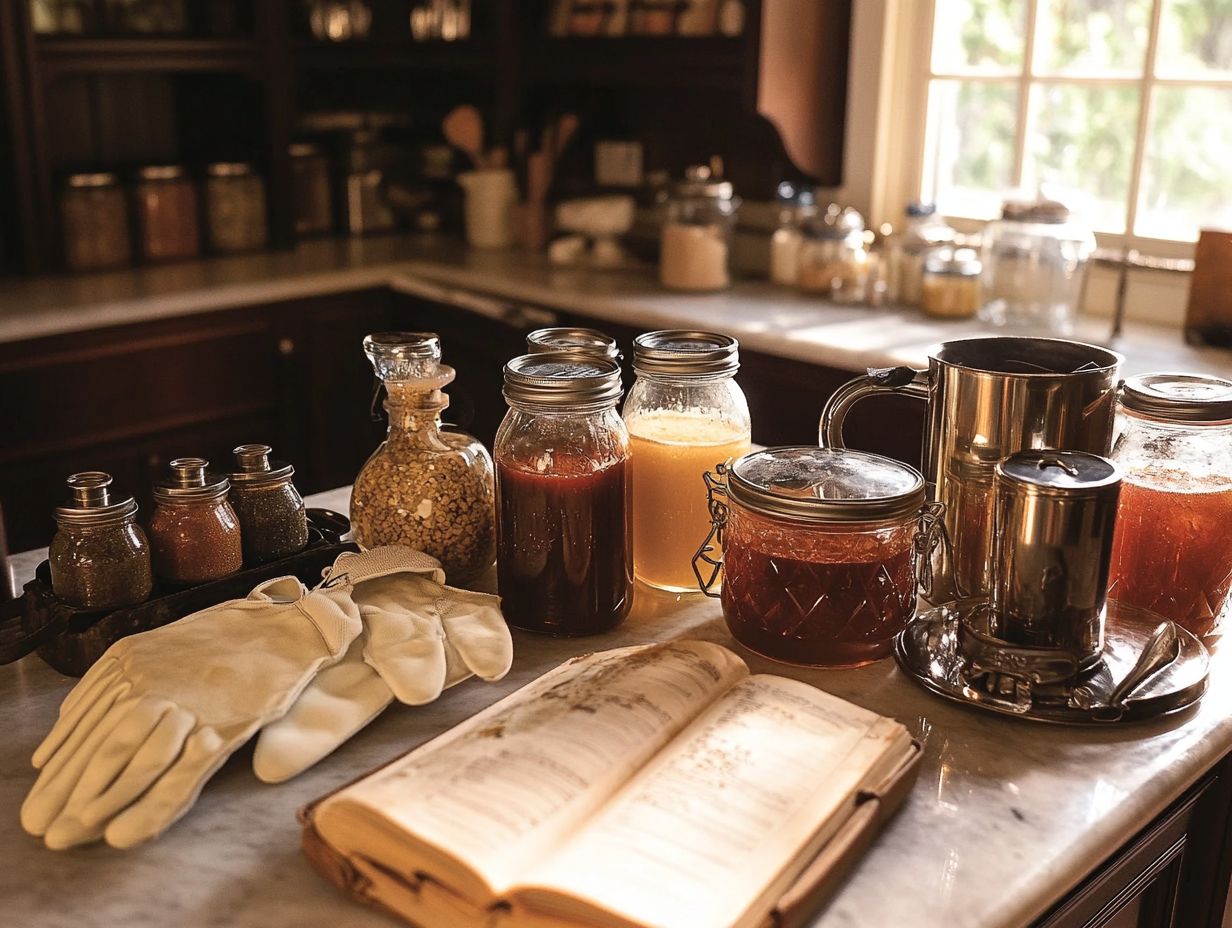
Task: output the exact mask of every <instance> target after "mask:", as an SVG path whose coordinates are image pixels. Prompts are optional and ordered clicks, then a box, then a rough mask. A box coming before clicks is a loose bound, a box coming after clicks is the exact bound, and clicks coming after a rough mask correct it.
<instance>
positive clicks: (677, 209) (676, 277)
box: [659, 165, 740, 292]
mask: <svg viewBox="0 0 1232 928" xmlns="http://www.w3.org/2000/svg"><path fill="white" fill-rule="evenodd" d="M739 207H740V198H739V197H736V196H733V195H732V185H731V182H730V181H725V180H721V179H719V178H717V177H713V176H712V175H711V171H710V168H708V167H706V166H705V165H694V166H693V167H691V168H689V169H688V170H687V171H686V172H685V179H684V181H682V182H681V183H678V184H676V185H675V186H674V187H673V188H672V192H671V196H670V198H669V199H668V202H667V216H666V218H665V219H664V221H663V232H662V241H661V243H660V244H661V247H660V255H659V280H660V282H661V283H662V284H663V286H665V287H667V288H668V289H670V290H691V291H697V292H705V291H713V290H725V289H727V288H728V287H730V286H731V235H732V226H733V225H734V224H735V221H736V212H737V210H738V209H739Z"/></svg>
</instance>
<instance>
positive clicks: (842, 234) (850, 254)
mask: <svg viewBox="0 0 1232 928" xmlns="http://www.w3.org/2000/svg"><path fill="white" fill-rule="evenodd" d="M802 231H803V235H804V238H803V240H802V241H801V242H800V270H799V274H798V276H797V280H796V283H797V285H798V286H799V287H800V289H801V290H802V291H803V292H805V293H819V294H822V295H823V296H827V297H829V298H830V299H831V300H833V301H834V302H836V303H858V302H860V301H861V300H863V299H864V296H865V291H866V290H867V285H868V248H867V247H866V245H865V243H864V218H863V217H862V216H861V215H860V214H859V213H858V212H856V211H855V210H854V209H851V208H850V207H847V208H846V209H843V208H840V207H839V206H838V205H837V204H834V203H831V204H830V206H829V207H828V208H827V209H826V211H825V212H824V213H822V214H820V215H818V216H814V217H812V218H811V219H808V220H807V221H805V223H804V225H803V226H802Z"/></svg>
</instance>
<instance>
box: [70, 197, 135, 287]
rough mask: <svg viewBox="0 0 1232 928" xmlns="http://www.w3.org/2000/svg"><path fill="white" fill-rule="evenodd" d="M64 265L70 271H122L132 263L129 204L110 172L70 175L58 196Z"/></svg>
mask: <svg viewBox="0 0 1232 928" xmlns="http://www.w3.org/2000/svg"><path fill="white" fill-rule="evenodd" d="M60 220H61V223H62V226H63V232H64V264H65V266H66V267H67V268H68V269H69V270H70V271H94V270H103V269H106V268H115V267H124V266H125V265H127V264H128V263H129V262H130V261H131V260H132V253H131V250H130V248H131V246H130V243H129V234H128V200H127V198H126V196H125V195H124V190H123V188H122V187H121V186H120V182H119V179H118V178H117V177H116V175H115V174H112V173H110V172H97V173H90V174H70V175H69V176H68V177H67V178H65V181H64V190H63V192H61V194H60Z"/></svg>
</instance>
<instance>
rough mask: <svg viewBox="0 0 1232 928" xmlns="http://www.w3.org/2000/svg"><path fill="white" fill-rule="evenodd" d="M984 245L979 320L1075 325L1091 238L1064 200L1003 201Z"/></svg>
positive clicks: (1057, 327)
mask: <svg viewBox="0 0 1232 928" xmlns="http://www.w3.org/2000/svg"><path fill="white" fill-rule="evenodd" d="M983 248H984V253H983V259H984V293H985V299H986V302H985V304H984V306H983V308H982V309H981V310H980V318H981V319H983V320H984V321H985V322H990V323H992V324H993V325H1000V326H1012V327H1016V328H1026V329H1033V330H1039V331H1046V332H1057V333H1061V334H1066V333H1068V332H1070V331H1071V330H1072V329H1073V324H1074V317H1075V316H1076V315H1077V313H1078V301H1079V300H1080V299H1081V297H1082V283H1083V279H1084V275H1085V273H1086V266H1087V261H1088V259H1089V258H1090V257H1091V253H1092V252H1093V251H1094V250H1095V236H1094V235H1092V234H1091V230H1090V229H1088V228H1086V227H1084V226H1082V225H1080V224H1078V223H1077V222H1072V221H1071V220H1070V214H1069V210H1068V209H1067V208H1066V207H1065V206H1064V205H1063V204H1061V203H1057V202H1055V201H1051V200H1043V201H1039V202H1033V203H1018V202H1012V201H1011V202H1007V203H1005V204H1004V206H1003V207H1002V212H1001V218H1000V219H998V220H995V221H993V222H990V223H989V224H988V228H987V229H986V230H985V231H984V237H983Z"/></svg>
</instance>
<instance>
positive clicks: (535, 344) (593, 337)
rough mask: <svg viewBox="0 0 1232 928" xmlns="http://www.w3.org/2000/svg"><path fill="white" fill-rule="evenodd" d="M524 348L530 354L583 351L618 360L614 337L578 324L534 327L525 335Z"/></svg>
mask: <svg viewBox="0 0 1232 928" xmlns="http://www.w3.org/2000/svg"><path fill="white" fill-rule="evenodd" d="M526 350H527V351H528V352H530V353H531V354H541V353H542V352H544V351H562V350H564V351H585V352H588V353H591V354H596V355H599V356H601V357H604V358H611V359H612V360H613V361H619V360H620V348H619V347H618V346H617V345H616V339H614V338H612V336H610V335H608V334H606V333H604V332H600V331H599V330H598V329H587V328H582V327H580V326H578V327H574V326H554V327H552V328H548V329H535V331H533V332H531V333H530V334H529V335H527V336H526Z"/></svg>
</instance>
